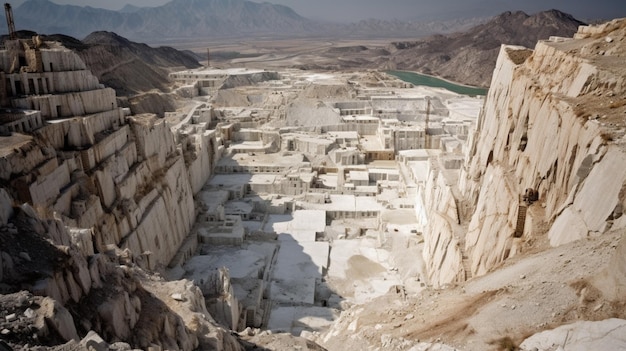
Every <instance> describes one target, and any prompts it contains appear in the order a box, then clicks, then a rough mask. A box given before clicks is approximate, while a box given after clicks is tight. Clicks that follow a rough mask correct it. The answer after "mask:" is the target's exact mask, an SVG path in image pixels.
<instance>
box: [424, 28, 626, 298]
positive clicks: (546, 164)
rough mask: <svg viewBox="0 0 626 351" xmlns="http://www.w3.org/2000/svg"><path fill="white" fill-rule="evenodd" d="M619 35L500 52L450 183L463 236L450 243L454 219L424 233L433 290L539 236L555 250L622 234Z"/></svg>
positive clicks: (625, 180) (624, 164)
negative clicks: (461, 214)
mask: <svg viewBox="0 0 626 351" xmlns="http://www.w3.org/2000/svg"><path fill="white" fill-rule="evenodd" d="M624 27H625V26H624V21H619V20H616V21H614V22H610V23H608V24H606V25H603V26H600V27H581V28H580V30H579V33H578V34H577V35H576V39H565V38H552V39H551V40H549V41H542V42H539V43H538V44H537V46H536V48H535V50H534V51H531V50H529V49H526V48H523V47H514V46H503V47H502V48H501V50H500V56H499V58H498V62H497V65H496V69H495V72H494V77H493V80H492V83H491V88H490V91H489V94H488V97H487V101H486V103H485V107H484V111H483V113H482V115H481V117H480V120H479V123H478V127H477V130H476V132H475V134H474V136H473V137H472V138H471V150H470V152H469V154H468V155H467V160H466V162H465V166H464V167H463V169H462V172H461V177H460V179H459V182H458V189H459V191H460V194H459V196H457V197H456V202H457V203H458V204H459V205H460V206H461V207H463V206H467V210H468V211H467V213H468V214H471V216H469V217H468V218H467V221H466V222H465V223H464V225H466V226H467V230H466V234H465V235H464V236H463V237H462V238H458V240H452V238H454V234H453V230H452V229H451V228H452V226H453V224H454V223H455V222H456V219H454V218H452V219H448V220H446V221H444V223H443V224H436V223H434V222H433V223H431V224H432V225H431V226H430V228H427V230H426V234H425V244H426V245H425V246H426V247H430V246H437V245H438V248H437V250H434V251H433V252H432V253H429V254H428V255H425V258H426V260H427V266H428V270H429V275H430V277H431V280H432V282H433V284H434V285H436V286H441V285H442V284H445V283H452V282H455V281H461V280H463V277H462V276H461V275H460V274H458V272H459V271H462V270H467V271H469V272H468V273H469V274H467V275H483V274H485V273H487V272H489V271H490V270H492V269H494V267H496V266H497V265H499V264H500V263H501V262H502V261H504V260H506V259H507V258H509V257H511V256H513V255H515V254H516V252H518V251H519V250H521V249H522V248H523V246H524V243H525V242H528V241H529V240H538V239H541V238H542V236H543V235H544V234H545V233H546V231H547V236H548V239H549V242H550V244H551V245H552V246H559V245H562V244H565V243H568V242H571V241H574V240H579V239H582V238H585V237H587V236H589V235H600V234H602V233H604V232H605V231H607V230H608V229H610V228H623V227H624V226H626V221H625V220H624V217H623V216H622V212H623V211H622V209H623V206H624V196H623V193H624V191H623V188H624V184H626V154H625V153H624V145H623V144H624V143H623V136H624V134H625V131H626V129H624V127H625V125H624V118H623V116H624V113H625V112H626V104H624V99H625V94H626V89H625V87H624V82H625V81H626V79H625V77H626V70H624V67H623V65H622V64H619V62H623V59H624V55H625V53H626V46H625V45H624V41H623V40H624V38H625V37H626V29H625V28H624ZM433 206H434V203H433V204H431V207H433ZM441 233H443V234H441ZM445 238H448V239H447V240H443V239H445ZM463 242H464V245H462V251H463V253H462V254H461V255H464V256H466V257H467V260H468V261H469V262H466V263H465V268H464V267H463V262H462V261H459V259H458V257H459V253H458V251H459V249H457V247H458V246H459V245H460V244H462V243H463ZM434 243H437V244H434ZM437 252H439V253H443V252H452V253H456V254H453V255H445V254H437ZM441 267H443V268H445V269H441Z"/></svg>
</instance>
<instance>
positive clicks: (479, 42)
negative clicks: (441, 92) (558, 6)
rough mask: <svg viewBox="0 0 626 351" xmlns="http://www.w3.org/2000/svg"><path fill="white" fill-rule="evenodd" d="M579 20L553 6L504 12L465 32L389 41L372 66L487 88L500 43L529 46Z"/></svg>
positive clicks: (568, 30)
mask: <svg viewBox="0 0 626 351" xmlns="http://www.w3.org/2000/svg"><path fill="white" fill-rule="evenodd" d="M583 24H584V23H583V22H581V21H579V20H577V19H575V18H574V17H572V16H571V15H569V14H566V13H563V12H561V11H558V10H549V11H543V12H539V13H536V14H533V15H528V14H526V13H524V12H522V11H517V12H510V11H507V12H504V13H502V14H500V15H499V16H496V17H494V18H493V19H492V20H491V21H489V22H487V23H484V24H480V25H478V26H476V27H473V28H471V29H469V30H468V31H466V32H462V33H455V34H451V35H436V36H431V37H428V38H424V39H422V40H415V41H401V42H394V43H392V44H391V45H390V46H389V48H388V50H389V51H390V53H391V54H390V57H387V58H384V59H381V60H380V61H379V62H378V64H379V65H380V67H382V68H387V69H399V70H411V71H419V72H422V73H426V74H432V75H436V76H440V77H444V78H447V79H451V80H454V81H457V82H462V83H465V84H470V85H476V86H482V87H487V86H489V84H490V82H491V74H492V73H493V68H494V67H495V62H496V59H497V56H498V52H499V50H500V46H501V45H502V44H510V45H522V46H526V47H528V48H533V47H534V46H535V44H536V43H537V41H538V40H541V39H548V38H549V37H550V36H562V37H572V35H574V33H576V31H577V30H578V26H580V25H583Z"/></svg>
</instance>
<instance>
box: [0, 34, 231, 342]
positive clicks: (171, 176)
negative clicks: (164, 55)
mask: <svg viewBox="0 0 626 351" xmlns="http://www.w3.org/2000/svg"><path fill="white" fill-rule="evenodd" d="M0 69H1V71H2V72H1V73H0V75H1V76H2V77H1V78H3V79H4V80H5V81H7V82H8V84H7V85H5V86H3V87H5V89H4V90H1V91H0V100H1V101H2V106H3V107H4V110H3V111H2V113H0V125H2V126H5V125H7V124H8V125H9V127H10V128H9V127H7V128H4V129H3V130H2V132H3V136H2V137H0V138H1V139H2V140H0V180H1V182H2V184H4V186H3V188H2V189H0V232H2V235H0V241H1V242H2V245H0V287H1V288H2V292H3V293H10V292H13V291H14V289H16V288H18V287H19V289H25V290H28V291H29V292H30V293H32V294H34V295H38V296H45V297H46V298H45V299H43V300H41V299H40V298H39V297H32V295H28V296H27V297H26V298H25V300H24V301H25V302H24V303H23V304H19V305H11V306H12V307H10V308H11V309H12V310H11V311H13V313H12V314H11V313H8V311H9V310H8V309H7V313H4V312H3V313H2V319H3V320H5V318H6V317H7V316H9V319H10V320H11V321H13V315H15V316H16V318H18V319H19V320H20V321H25V322H24V323H26V324H28V323H30V322H28V321H30V320H31V319H33V320H35V319H37V318H39V319H40V320H41V321H40V322H37V323H38V324H36V325H38V326H39V327H37V328H38V330H39V331H38V332H37V333H38V334H37V338H38V339H37V340H30V339H29V340H30V341H28V340H27V341H26V342H31V343H34V344H41V343H43V344H44V345H45V344H48V345H50V344H58V343H62V342H66V341H72V342H73V341H76V340H78V338H79V336H80V335H85V334H86V333H87V332H88V331H89V330H94V331H96V332H97V333H98V334H99V335H100V336H102V337H103V338H104V339H106V340H124V341H127V342H129V343H130V344H132V345H133V346H136V347H139V348H141V349H148V348H150V347H161V348H164V349H185V350H190V349H195V348H197V347H199V346H202V347H204V348H209V349H216V350H240V349H241V346H240V344H239V343H238V341H237V340H236V339H235V338H233V337H232V336H230V335H229V334H228V333H226V332H225V330H223V329H219V328H216V327H215V325H216V324H217V323H215V321H214V320H213V319H212V317H211V316H210V315H209V313H208V312H207V310H206V307H205V305H204V298H203V296H202V293H201V291H200V290H199V289H198V288H196V287H194V286H193V284H192V283H189V282H186V283H185V282H182V283H178V282H172V283H169V284H170V285H173V286H174V285H176V284H178V285H176V286H174V287H172V289H174V290H176V289H178V290H180V293H179V294H176V297H175V298H173V297H170V296H169V295H170V294H171V291H172V289H170V288H167V287H165V286H164V282H162V281H160V278H158V277H155V276H152V275H149V274H147V273H145V271H144V270H143V269H142V268H148V269H149V270H154V269H157V268H160V267H164V266H166V265H167V264H169V263H170V261H171V260H172V259H173V258H174V256H175V255H176V253H177V252H178V249H179V248H180V247H181V245H183V243H184V242H186V241H185V239H187V237H188V235H189V233H190V231H191V227H192V225H193V223H194V222H195V216H196V208H195V204H194V200H193V195H194V192H197V191H199V190H200V188H201V186H202V184H204V183H205V182H206V181H207V179H208V178H209V177H210V175H211V174H212V169H213V165H214V163H215V162H216V160H217V159H219V157H220V153H221V148H220V147H218V145H219V143H220V141H219V140H218V138H217V137H216V134H215V132H213V131H207V127H208V125H207V123H204V124H197V125H194V126H193V128H192V130H191V129H189V128H187V129H185V130H184V131H182V132H181V133H180V137H179V139H180V140H176V138H175V136H174V134H172V132H171V130H170V128H169V126H168V125H167V124H166V123H165V120H163V119H157V118H156V117H155V116H154V115H138V116H132V117H128V116H127V114H128V113H127V111H125V110H123V109H121V108H119V107H117V104H116V101H115V93H114V92H113V90H111V89H107V88H104V87H103V86H102V85H100V84H99V83H98V81H97V79H96V78H94V77H93V76H92V75H91V73H90V72H89V71H87V70H86V69H85V65H84V63H82V61H81V60H80V59H79V58H78V56H76V54H74V53H73V52H71V51H69V50H67V49H65V48H63V47H61V46H59V45H58V44H56V43H48V42H41V41H40V40H39V39H38V38H36V37H35V38H33V40H31V41H24V40H20V41H10V42H8V43H7V50H4V51H0ZM24 109H36V110H37V111H36V112H37V113H36V114H35V116H36V117H37V118H39V119H37V120H36V123H32V122H33V119H32V116H33V114H31V113H29V111H27V110H26V111H25V110H24ZM5 186H6V187H5ZM23 203H24V204H25V205H22V206H17V204H23ZM192 244H193V241H192ZM196 245H197V240H196ZM192 246H193V245H192ZM194 250H195V246H194V247H190V248H188V251H190V252H193V251H194ZM20 294H22V293H20ZM155 296H156V297H155ZM3 301H4V300H3ZM179 305H180V306H179ZM3 306H4V307H7V306H9V305H4V304H3ZM38 306H42V307H45V308H41V307H38ZM4 307H3V308H4ZM7 308H9V307H7ZM28 308H30V309H31V311H27V309H28ZM192 311H193V312H192ZM5 314H6V316H5ZM181 316H186V317H185V318H183V317H181ZM190 316H192V317H193V318H191V317H190ZM9 319H7V320H9ZM33 323H34V322H33ZM7 330H8V334H3V335H9V336H8V338H9V339H10V340H11V341H12V342H15V343H16V344H20V343H22V344H23V343H24V341H25V339H24V338H30V337H31V336H25V335H23V334H20V333H21V332H20V328H19V325H18V324H15V328H13V327H12V328H11V329H7ZM25 330H26V329H25ZM27 331H28V330H26V332H27Z"/></svg>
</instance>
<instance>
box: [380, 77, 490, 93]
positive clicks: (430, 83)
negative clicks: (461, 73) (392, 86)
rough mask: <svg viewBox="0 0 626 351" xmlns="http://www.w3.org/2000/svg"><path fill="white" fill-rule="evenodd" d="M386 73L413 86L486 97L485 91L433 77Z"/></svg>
mask: <svg viewBox="0 0 626 351" xmlns="http://www.w3.org/2000/svg"><path fill="white" fill-rule="evenodd" d="M386 73H388V74H390V75H392V76H396V77H398V78H400V79H402V80H403V81H405V82H408V83H412V84H413V85H424V86H427V87H434V88H444V89H447V90H450V91H452V92H455V93H457V94H463V95H487V89H484V88H476V87H470V86H467V85H459V84H454V83H452V82H449V81H447V80H443V79H439V78H437V77H433V76H427V75H424V74H419V73H415V72H407V71H387V72H386Z"/></svg>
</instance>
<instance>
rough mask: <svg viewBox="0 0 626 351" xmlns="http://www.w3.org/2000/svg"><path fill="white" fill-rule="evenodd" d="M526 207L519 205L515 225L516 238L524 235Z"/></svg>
mask: <svg viewBox="0 0 626 351" xmlns="http://www.w3.org/2000/svg"><path fill="white" fill-rule="evenodd" d="M527 210H528V207H526V206H524V205H522V204H520V205H519V208H518V210H517V223H516V225H515V234H514V236H515V237H516V238H521V237H522V235H524V225H525V224H526V211H527Z"/></svg>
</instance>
